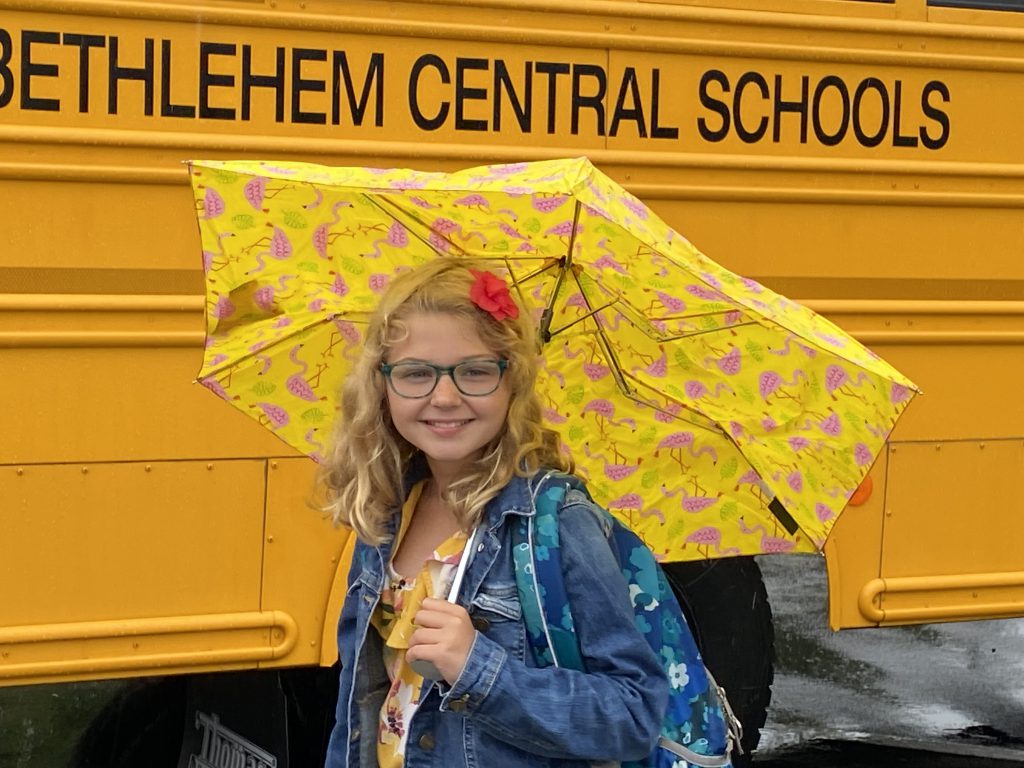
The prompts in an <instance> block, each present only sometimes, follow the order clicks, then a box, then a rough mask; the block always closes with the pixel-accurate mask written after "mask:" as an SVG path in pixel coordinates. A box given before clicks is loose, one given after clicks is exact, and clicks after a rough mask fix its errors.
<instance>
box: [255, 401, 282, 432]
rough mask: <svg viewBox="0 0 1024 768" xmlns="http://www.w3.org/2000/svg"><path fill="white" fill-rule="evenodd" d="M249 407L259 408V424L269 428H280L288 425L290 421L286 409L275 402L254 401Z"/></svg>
mask: <svg viewBox="0 0 1024 768" xmlns="http://www.w3.org/2000/svg"><path fill="white" fill-rule="evenodd" d="M249 407H250V408H258V409H259V410H260V413H261V415H260V424H262V425H263V426H265V427H269V428H270V429H275V430H276V429H280V428H281V427H286V426H288V424H289V423H290V422H291V417H290V416H289V415H288V411H286V410H285V409H284V408H282V407H281V406H279V405H277V404H276V403H255V404H253V405H250V406H249Z"/></svg>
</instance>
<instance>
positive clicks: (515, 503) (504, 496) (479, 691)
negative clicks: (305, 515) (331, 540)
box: [326, 476, 668, 768]
mask: <svg viewBox="0 0 1024 768" xmlns="http://www.w3.org/2000/svg"><path fill="white" fill-rule="evenodd" d="M538 477H539V476H538ZM532 482H533V481H531V480H528V479H525V478H520V477H515V478H513V479H512V480H511V481H510V482H509V484H508V485H507V486H506V487H505V488H504V489H503V490H502V492H501V493H500V494H499V495H498V496H497V497H496V498H494V499H493V500H492V501H491V502H489V503H488V504H487V506H486V508H485V510H484V516H483V522H482V525H483V530H482V531H481V532H480V535H478V537H477V541H478V542H479V543H478V544H477V545H476V546H475V547H474V551H473V552H472V553H469V554H471V556H472V559H471V560H470V562H469V566H468V568H467V570H466V575H465V579H464V581H463V586H462V590H461V594H460V597H459V603H460V604H461V605H463V606H464V607H465V608H466V609H467V610H468V611H469V614H470V616H471V618H472V620H473V625H474V627H476V630H477V631H476V637H475V640H474V642H473V646H472V648H471V650H470V653H469V657H468V658H467V660H466V665H465V667H464V668H463V670H462V673H461V674H460V675H459V677H458V679H457V680H456V681H455V684H454V685H451V686H449V685H448V684H447V683H445V682H444V681H443V680H442V681H440V682H437V683H433V682H430V681H427V682H426V683H425V684H424V685H425V688H424V690H423V692H422V695H421V703H420V706H419V709H418V710H417V711H416V713H415V715H414V716H413V717H412V719H411V721H410V722H409V723H408V725H407V727H408V729H409V737H408V744H407V747H406V752H405V768H428V767H429V768H460V767H464V768H520V767H522V768H527V767H528V766H536V767H538V768H540V767H541V766H550V767H552V768H553V767H554V766H558V767H559V768H584V767H586V766H592V765H595V764H598V763H605V764H607V763H606V762H605V761H610V762H612V763H613V764H614V762H616V761H624V760H638V759H641V758H643V757H645V756H646V755H647V754H648V753H649V752H650V751H651V749H652V748H653V745H654V743H655V742H656V741H657V738H658V732H659V729H660V726H661V720H662V715H663V713H664V708H665V706H666V702H667V696H668V682H667V680H666V678H665V674H664V672H663V670H662V668H661V665H660V664H659V662H658V659H657V657H656V656H655V654H654V652H653V651H652V650H651V648H650V646H649V645H648V644H647V641H646V640H645V639H644V637H643V635H642V634H640V632H639V631H638V630H637V629H636V627H635V625H634V621H633V610H632V607H631V605H630V600H629V596H628V594H627V588H626V584H625V581H624V579H623V576H622V573H621V571H620V569H619V566H618V564H617V563H616V560H615V556H614V555H613V554H612V551H611V549H610V548H609V546H608V545H607V542H606V540H605V538H604V533H603V530H602V528H601V526H600V524H599V523H598V519H597V517H596V515H595V514H594V512H593V511H592V509H591V508H590V505H591V504H592V502H590V501H589V500H588V499H587V498H586V497H585V496H584V495H583V494H581V493H579V492H576V491H570V492H569V493H568V494H567V495H566V498H565V502H564V503H563V506H562V508H561V510H560V513H559V524H560V527H561V528H560V537H561V547H562V559H563V562H562V566H563V569H564V571H565V586H566V592H567V594H568V596H569V600H570V602H571V604H572V611H573V617H574V620H575V625H576V631H577V633H578V636H579V642H580V648H581V650H582V655H583V659H584V663H585V665H586V669H587V671H586V672H579V671H576V670H570V669H561V668H553V667H548V668H544V669H539V668H537V667H536V666H535V665H534V662H533V658H532V655H531V653H530V651H529V647H528V645H527V642H526V629H525V625H524V624H523V620H522V611H521V607H520V604H519V597H518V593H517V590H516V583H515V576H514V565H513V561H512V554H511V551H510V540H511V539H510V535H511V525H512V522H513V521H514V520H515V518H516V516H519V515H532V514H534V507H533V501H532V495H531V491H532V487H531V483H532ZM390 557H391V542H390V541H389V542H386V543H384V544H382V545H381V546H379V547H370V546H367V545H365V544H363V543H361V542H360V543H358V544H357V545H356V548H355V554H354V556H353V561H352V567H351V569H350V572H349V586H348V592H347V596H346V598H345V603H344V606H343V608H342V613H341V619H340V622H339V625H338V647H339V649H340V651H341V665H342V669H341V683H340V688H339V695H338V706H337V712H336V721H335V726H334V731H333V733H332V734H331V741H330V745H329V746H328V754H327V763H326V768H376V766H377V752H376V750H377V744H376V734H377V728H378V717H379V713H380V708H381V705H382V703H383V701H384V696H385V694H386V691H387V689H388V686H389V681H388V676H387V672H386V671H385V668H384V663H383V660H382V650H381V649H382V640H381V638H380V635H379V633H378V632H377V631H376V630H375V629H373V627H372V626H371V624H370V617H371V615H372V614H373V612H374V610H375V609H376V607H377V604H378V602H379V600H380V594H381V590H382V588H383V584H384V574H385V572H386V571H385V563H387V562H388V561H389V558H390Z"/></svg>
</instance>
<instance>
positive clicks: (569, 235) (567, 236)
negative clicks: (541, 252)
mask: <svg viewBox="0 0 1024 768" xmlns="http://www.w3.org/2000/svg"><path fill="white" fill-rule="evenodd" d="M582 231H583V225H582V224H577V225H576V226H575V228H574V227H573V222H572V219H566V220H565V221H560V222H559V223H558V224H555V226H553V227H549V228H548V229H546V230H545V231H544V236H545V237H557V238H558V239H559V240H561V241H562V243H563V244H564V245H565V247H566V248H568V247H569V244H570V241H571V239H573V238H574V237H575V236H576V235H579V234H580V233H581V232H582ZM574 233H575V234H574Z"/></svg>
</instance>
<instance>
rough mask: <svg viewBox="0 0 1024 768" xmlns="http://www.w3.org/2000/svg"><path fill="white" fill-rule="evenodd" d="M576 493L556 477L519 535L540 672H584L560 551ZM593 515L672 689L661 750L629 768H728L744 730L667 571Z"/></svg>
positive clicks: (525, 604) (632, 539)
mask: <svg viewBox="0 0 1024 768" xmlns="http://www.w3.org/2000/svg"><path fill="white" fill-rule="evenodd" d="M570 488H574V489H577V490H580V491H582V492H583V493H586V487H585V486H583V485H582V483H581V482H580V481H579V480H578V479H577V478H574V477H572V476H566V475H561V474H558V473H554V472H552V473H549V474H547V475H545V476H544V477H543V478H542V479H541V481H540V482H539V483H538V484H537V486H536V487H535V488H534V491H533V492H534V508H535V514H534V515H533V516H531V517H523V518H521V519H520V520H519V522H518V524H517V526H516V527H515V528H514V529H513V531H512V535H513V559H514V560H515V565H516V585H517V587H518V592H519V600H520V603H521V604H522V608H523V618H524V622H525V624H526V630H527V632H526V634H527V639H528V641H529V644H530V649H531V651H532V652H533V658H534V659H535V661H536V663H537V665H538V666H541V667H545V666H552V665H554V666H561V667H567V668H571V669H580V670H582V669H584V666H583V661H582V656H581V653H580V650H579V642H578V640H577V637H576V633H575V629H574V627H573V619H572V613H571V612H570V610H569V600H568V596H567V595H566V593H565V579H564V576H563V573H562V558H561V554H560V550H559V544H558V510H559V508H560V507H561V505H562V502H563V500H564V498H565V494H566V492H567V491H568V490H569V489H570ZM588 497H589V494H588ZM593 508H594V511H595V513H596V514H597V515H598V518H599V521H600V522H601V524H602V526H603V527H604V529H605V533H606V534H607V536H608V545H609V546H610V547H611V548H612V550H613V551H614V552H615V555H616V557H617V559H618V561H619V564H620V566H621V568H622V573H623V576H624V577H625V578H626V581H627V583H628V584H629V586H630V596H631V598H632V601H633V610H634V613H635V616H636V623H637V628H638V629H640V631H641V632H643V634H644V637H645V639H646V640H647V642H648V643H649V644H650V646H651V648H652V649H653V650H654V651H655V652H656V653H657V654H658V656H659V658H660V659H661V661H662V664H663V665H664V666H665V669H666V672H667V674H668V677H669V683H670V695H669V705H668V708H667V710H666V712H665V718H664V720H663V722H662V728H661V738H660V739H659V742H658V746H657V747H656V748H655V750H654V751H653V752H652V753H651V754H650V755H648V756H647V757H646V758H645V759H643V760H637V761H632V762H627V763H623V764H622V768H687V767H688V766H704V767H705V768H713V767H714V768H727V767H728V766H730V765H731V761H730V752H731V751H732V746H733V744H734V743H737V742H738V737H739V733H738V727H739V724H738V722H737V721H736V719H735V717H734V716H733V714H732V712H731V711H730V710H729V705H728V702H727V701H726V699H725V694H724V692H723V691H722V690H721V689H720V688H719V687H718V686H717V685H716V684H715V682H714V680H713V679H712V678H711V675H710V673H709V672H708V670H707V669H706V668H705V666H704V663H703V660H702V659H701V656H700V651H699V650H698V649H697V644H696V642H695V641H694V638H693V634H692V633H691V632H690V628H689V627H688V626H687V623H686V618H685V616H684V615H683V612H682V610H681V609H680V606H679V603H678V601H677V600H676V598H675V595H674V594H673V593H672V589H671V587H670V586H669V584H668V580H667V579H666V578H665V574H664V572H663V571H662V570H661V567H660V565H659V564H658V562H657V560H656V559H655V557H654V554H653V553H652V552H651V551H650V549H648V548H647V546H646V545H645V544H644V543H643V541H642V540H641V539H640V538H639V537H638V536H637V535H636V534H635V533H633V531H631V530H629V529H628V528H627V527H626V526H624V525H622V523H620V522H619V521H618V520H617V519H616V518H615V517H614V516H613V515H611V513H609V512H608V511H606V510H604V509H603V508H601V507H600V506H598V505H593Z"/></svg>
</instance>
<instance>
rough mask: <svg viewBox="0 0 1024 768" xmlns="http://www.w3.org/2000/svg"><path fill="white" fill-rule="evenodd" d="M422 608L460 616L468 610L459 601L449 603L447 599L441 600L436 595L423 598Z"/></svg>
mask: <svg viewBox="0 0 1024 768" xmlns="http://www.w3.org/2000/svg"><path fill="white" fill-rule="evenodd" d="M420 609H421V610H425V611H438V612H439V613H447V614H450V615H452V616H458V615H460V614H463V613H465V612H466V609H465V608H463V607H462V606H461V605H459V604H458V603H449V602H448V601H447V600H439V599H438V598H436V597H425V598H423V602H422V603H420Z"/></svg>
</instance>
